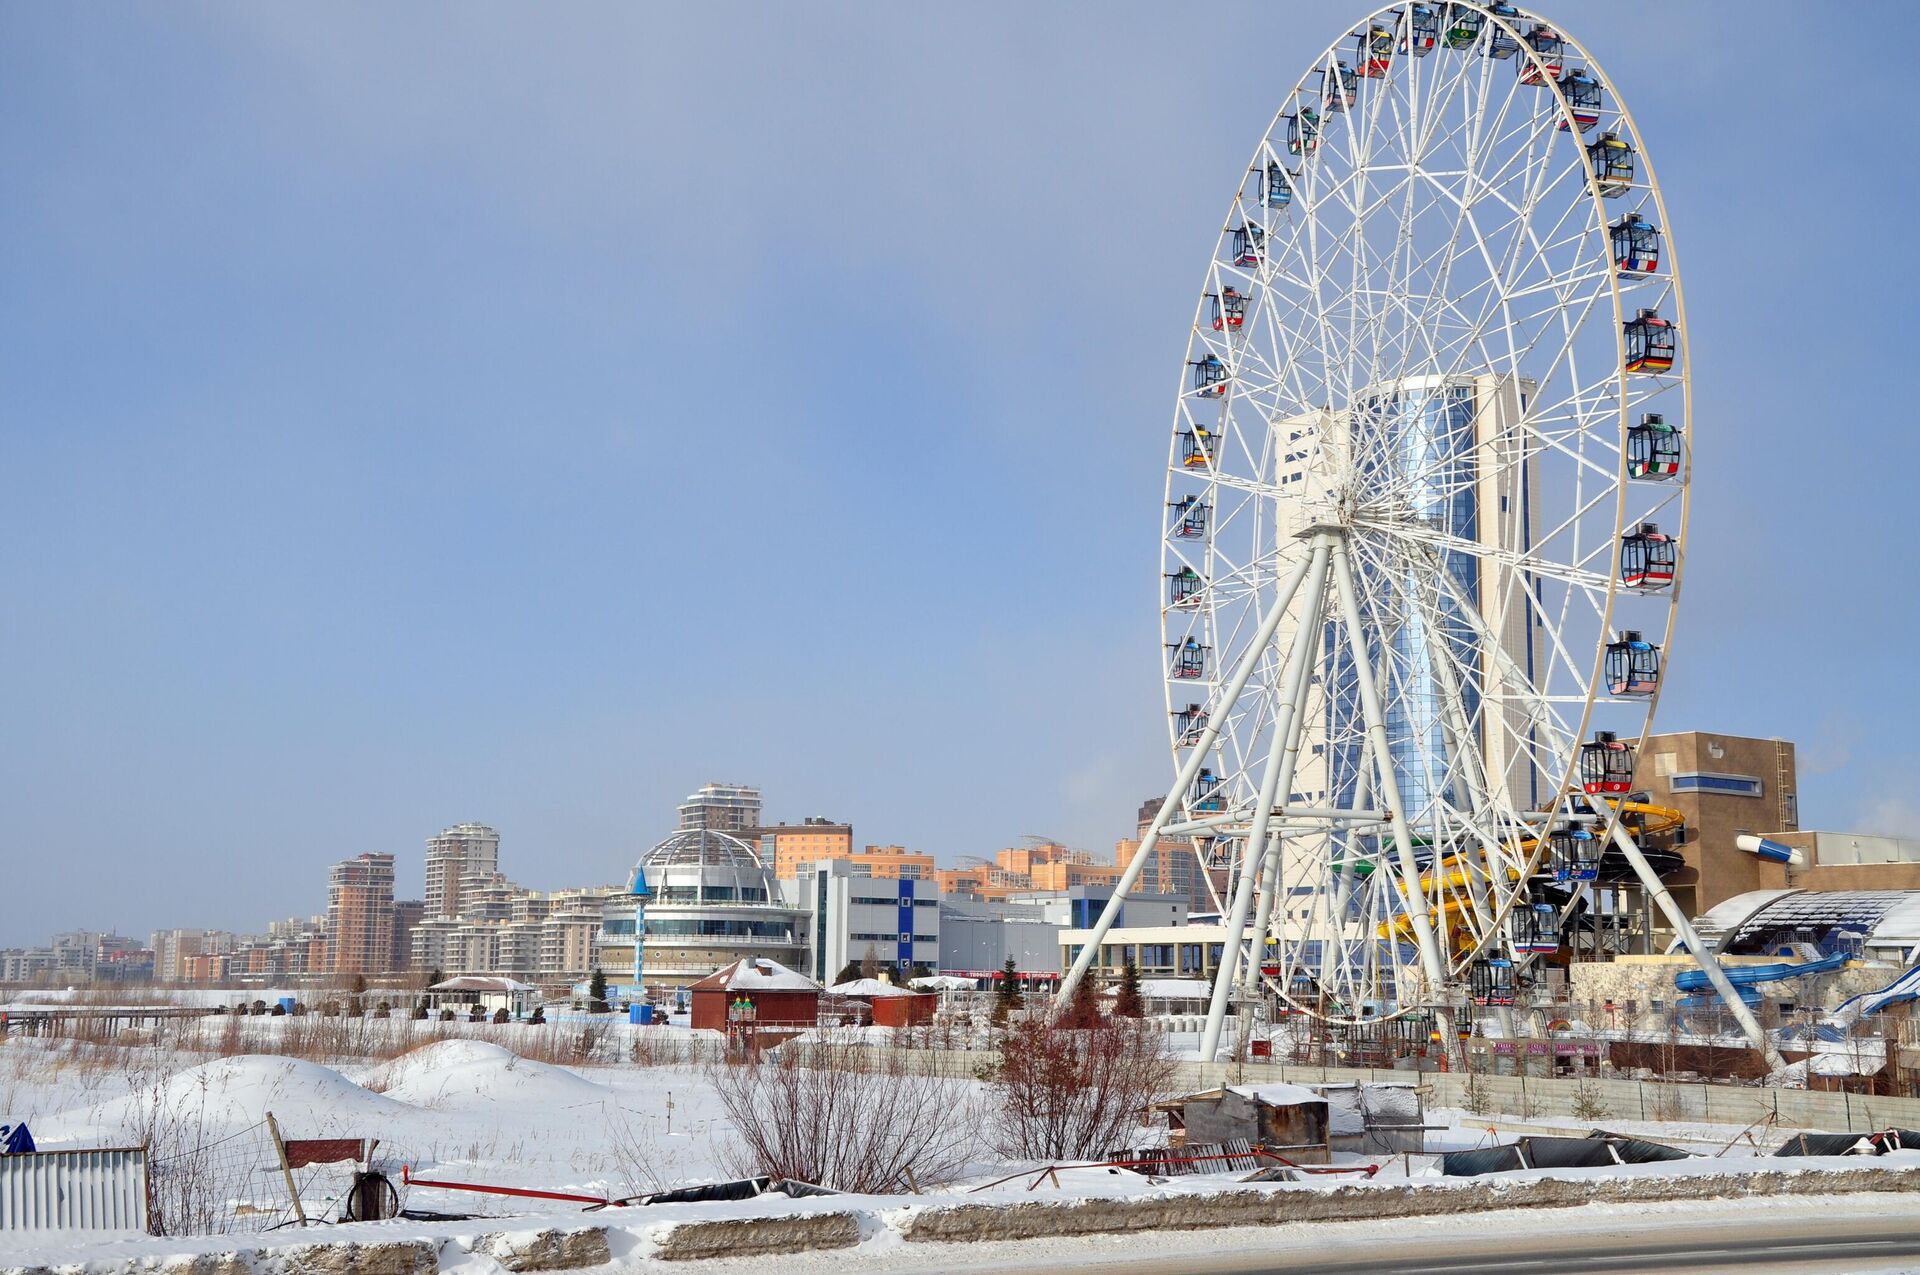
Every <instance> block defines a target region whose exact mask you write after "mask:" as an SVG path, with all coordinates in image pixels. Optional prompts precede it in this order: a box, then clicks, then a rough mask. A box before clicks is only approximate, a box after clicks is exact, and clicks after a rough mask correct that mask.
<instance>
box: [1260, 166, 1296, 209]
mask: <svg viewBox="0 0 1920 1275" xmlns="http://www.w3.org/2000/svg"><path fill="white" fill-rule="evenodd" d="M1266 201H1267V207H1269V208H1285V207H1286V206H1287V205H1288V204H1290V203H1292V202H1293V182H1292V180H1291V179H1289V178H1288V176H1287V170H1286V169H1284V168H1282V167H1281V166H1280V165H1279V164H1277V163H1269V164H1268V165H1267V184H1266Z"/></svg>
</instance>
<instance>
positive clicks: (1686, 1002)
mask: <svg viewBox="0 0 1920 1275" xmlns="http://www.w3.org/2000/svg"><path fill="white" fill-rule="evenodd" d="M1733 990H1734V992H1735V993H1736V994H1737V995H1738V996H1739V997H1740V1000H1741V1001H1742V1002H1743V1003H1744V1004H1745V1005H1746V1006H1747V1008H1748V1009H1756V1008H1758V1007H1759V1005H1760V1001H1761V996H1760V989H1759V988H1756V987H1736V988H1734V989H1733ZM1673 1007H1674V1008H1675V1009H1718V1008H1720V993H1718V992H1708V993H1707V994H1706V995H1704V996H1682V997H1681V998H1680V999H1679V1000H1677V1001H1675V1002H1674V1003H1673Z"/></svg>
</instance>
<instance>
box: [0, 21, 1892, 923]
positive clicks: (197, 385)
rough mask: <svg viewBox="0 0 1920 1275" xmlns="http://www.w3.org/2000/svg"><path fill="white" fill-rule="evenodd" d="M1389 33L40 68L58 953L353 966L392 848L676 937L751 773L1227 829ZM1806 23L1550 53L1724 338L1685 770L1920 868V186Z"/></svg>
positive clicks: (1628, 35) (1703, 434) (872, 813)
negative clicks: (304, 944)
mask: <svg viewBox="0 0 1920 1275" xmlns="http://www.w3.org/2000/svg"><path fill="white" fill-rule="evenodd" d="M1366 7H1367V6H1362V5H1357V4H1354V5H1350V4H1334V3H1322V2H1316V3H1311V4H1296V5H1285V6H1272V5H1264V6H1262V5H1251V4H1230V5H1227V6H1224V7H1221V8H1217V9H1210V10H1208V11H1206V13H1205V14H1204V15H1200V16H1199V17H1198V18H1197V17H1196V15H1195V14H1193V13H1191V12H1188V11H1185V10H1175V9H1169V8H1166V7H1164V6H1151V5H1145V4H1139V3H1120V4H1112V5H1101V6H1093V5H1090V4H1069V5H1064V6H1059V7H1055V8H1049V9H1045V10H1037V11H1036V10H1020V11H1013V10H1007V11H991V10H988V11H980V10H971V9H969V10H937V9H926V8H910V9H903V8H883V7H880V6H872V5H864V6H853V5H840V4H831V3H829V4H825V5H819V6H809V7H808V8H807V9H806V10H805V11H800V10H783V9H778V8H771V7H770V8H766V9H763V10H761V11H760V13H759V15H758V17H757V18H756V20H755V21H753V22H751V23H741V22H739V21H737V20H735V19H734V18H733V17H731V16H730V15H727V14H725V13H721V12H717V11H707V10H699V9H688V10H684V11H674V10H659V9H633V10H615V11H579V12H572V13H560V14H553V13H546V12H542V13H539V14H537V15H536V14H532V13H515V12H513V11H478V12H475V11H468V10H460V11H458V20H457V21H449V20H448V19H449V17H450V15H453V14H454V13H455V12H456V11H453V10H446V11H444V12H443V11H442V10H440V9H438V8H435V7H433V6H428V7H427V8H425V9H409V10H399V11H394V10H383V9H373V8H364V9H362V8H345V9H329V10H297V9H272V8H245V7H232V6H220V7H216V6H200V5H191V4H190V5H182V6H171V7H160V8H118V9H105V8H84V7H82V8H74V7H44V8H31V7H24V8H21V7H17V8H14V9H12V10H9V11H8V13H7V15H6V26H7V34H8V36H9V37H10V38H9V39H7V40H5V41H0V105H4V106H5V108H6V109H5V110H0V148H4V153H5V154H6V156H7V157H8V159H9V160H10V161H11V162H10V164H9V173H10V176H11V178H12V180H10V181H9V182H7V183H5V184H4V185H3V186H0V242H4V243H6V244H8V245H9V246H10V247H11V248H12V251H11V252H10V253H9V254H8V256H7V264H6V280H7V284H8V286H7V287H6V288H5V289H0V335H3V336H4V339H0V380H4V383H5V384H6V385H7V387H8V396H7V398H8V403H7V411H6V413H5V417H4V420H0V596H4V597H5V599H6V600H7V603H8V616H9V621H10V622H9V623H8V624H6V625H4V626H0V667H4V668H6V669H7V674H6V676H5V677H4V680H0V776H4V778H0V860H3V861H4V862H5V863H6V864H7V865H8V868H9V873H8V880H7V898H8V902H9V908H8V910H7V914H6V917H5V919H4V921H0V945H11V944H23V943H37V942H40V941H42V940H43V939H44V938H45V936H46V934H47V933H48V932H50V931H55V930H72V929H78V928H82V927H86V928H92V929H118V930H119V931H121V932H122V933H124V934H129V935H144V934H147V933H148V932H149V931H150V930H152V929H154V928H157V927H160V926H182V925H205V926H209V927H224V928H229V929H245V928H248V927H252V926H255V925H258V924H260V923H261V922H262V919H263V918H267V917H272V916H278V915H282V914H284V913H285V912H286V910H287V908H288V906H289V905H290V904H292V903H294V902H295V901H305V902H302V903H300V905H299V906H300V908H301V910H303V911H309V912H311V911H317V910H318V909H319V907H320V905H321V903H322V902H323V900H324V895H325V889H326V882H327V876H328V872H329V870H330V868H331V867H332V865H334V864H336V863H339V862H341V861H343V860H346V859H349V858H352V857H354V856H356V855H359V854H362V853H378V854H387V853H391V854H393V855H395V856H396V861H397V867H398V882H397V885H396V889H397V891H398V893H399V894H400V895H401V896H403V897H408V898H418V897H421V896H422V894H423V891H424V883H423V881H422V880H421V878H420V876H419V873H420V869H421V853H420V848H421V846H422V845H423V842H424V839H425V838H427V837H429V836H431V835H433V834H434V833H436V832H437V831H438V830H440V829H442V828H445V827H448V826H449V825H450V824H453V823H457V822H459V821H461V820H466V819H473V820H480V821H483V822H484V823H486V824H487V825H489V826H491V827H493V828H496V829H498V830H499V832H500V835H501V837H502V838H503V840H504V842H505V843H506V845H507V846H508V847H512V848H513V849H510V850H508V851H507V852H506V853H508V854H509V856H510V857H511V859H512V862H513V863H514V864H515V875H516V878H517V879H525V880H526V881H527V883H528V884H539V885H542V886H546V887H552V886H559V885H564V884H584V883H587V882H591V881H603V880H608V879H614V878H617V877H618V876H619V874H621V873H623V872H624V871H626V870H627V869H628V868H629V867H630V866H631V865H632V863H633V861H634V860H635V859H637V858H638V857H639V855H640V853H641V852H643V851H644V850H645V849H646V848H647V846H649V845H651V844H652V843H653V842H654V841H655V840H658V839H659V838H660V837H662V836H664V835H666V834H667V833H668V832H670V831H672V829H673V827H674V824H675V812H676V808H677V804H678V803H679V802H680V801H681V800H682V799H683V798H684V797H685V795H686V794H687V793H688V792H689V791H691V790H692V789H694V788H696V787H698V786H699V785H700V784H701V783H703V782H706V781H707V780H710V779H727V778H738V779H742V780H745V781H747V782H751V783H753V784H756V785H758V786H759V787H760V788H761V789H762V791H763V792H764V793H765V794H766V812H767V817H769V818H774V819H785V820H788V821H797V820H799V819H802V818H805V817H807V816H814V815H819V816H826V817H830V818H833V819H839V820H848V821H851V822H852V823H854V824H855V825H856V826H857V827H858V828H859V829H860V830H861V834H862V839H863V840H871V841H875V842H886V843H897V844H901V845H905V846H907V847H910V848H912V849H914V850H917V851H925V852H927V853H931V854H933V855H934V856H935V857H936V859H938V860H939V861H940V862H941V863H943V864H946V863H952V862H953V861H954V860H955V859H956V858H958V857H959V856H961V855H963V854H991V853H992V852H993V851H994V850H995V849H997V848H999V847H1001V846H1006V845H1013V844H1017V843H1018V841H1019V838H1020V837H1021V836H1022V835H1024V834H1027V833H1034V834H1040V835H1045V836H1049V837H1053V838H1057V839H1058V840H1060V841H1063V842H1065V843H1067V844H1069V845H1075V846H1083V847H1086V848H1089V849H1093V850H1096V851H1100V852H1103V853H1104V851H1105V850H1106V848H1108V847H1110V846H1111V845H1112V844H1113V843H1114V842H1115V841H1116V840H1118V839H1120V838H1122V837H1125V836H1127V835H1130V833H1131V832H1132V828H1133V812H1134V810H1135V809H1136V808H1137V806H1138V804H1139V802H1140V801H1141V799H1142V798H1143V797H1145V796H1148V795H1151V794H1153V793H1156V792H1164V791H1165V790H1166V787H1167V785H1168V783H1169V782H1170V779H1171V774H1170V766H1169V764H1168V761H1167V750H1166V729H1165V720H1164V716H1163V713H1164V708H1163V705H1162V703H1161V685H1160V678H1159V666H1158V659H1159V657H1160V651H1159V640H1160V636H1159V632H1158V626H1157V620H1156V613H1155V610H1156V604H1157V597H1158V589H1159V587H1160V581H1159V579H1158V569H1159V568H1158V563H1157V548H1158V533H1159V526H1158V523H1159V518H1160V515H1161V513H1162V510H1161V508H1160V502H1161V499H1162V481H1161V471H1162V468H1163V465H1164V462H1165V456H1166V449H1167V441H1168V436H1167V428H1168V420H1169V416H1170V407H1171V402H1172V398H1173V394H1174V390H1175V386H1176V378H1177V377H1178V376H1179V375H1180V374H1181V372H1182V368H1181V366H1180V361H1181V350H1182V346H1183V342H1184V339H1185V335H1186V332H1187V329H1188V325H1189V323H1190V321H1191V317H1192V315H1193V312H1194V311H1193V307H1194V303H1195V299H1196V296H1197V294H1198V293H1199V291H1200V290H1201V278H1202V269H1203V267H1204V264H1205V261H1206V255H1207V252H1208V250H1209V247H1210V245H1211V243H1212V241H1213V237H1214V235H1215V234H1216V232H1217V231H1218V229H1219V226H1220V218H1221V215H1222V210H1223V208H1224V207H1225V206H1226V203H1227V201H1228V198H1229V196H1230V194H1231V192H1232V190H1233V189H1234V187H1235V185H1236V183H1237V182H1238V180H1239V177H1240V175H1241V174H1242V173H1243V172H1244V166H1245V163H1246V159H1247V156H1248V155H1249V153H1250V152H1251V148H1252V146H1253V144H1254V142H1255V140H1256V138H1257V137H1258V136H1259V134H1260V132H1261V130H1262V129H1263V128H1264V127H1265V126H1266V124H1267V122H1268V120H1269V119H1270V118H1271V116H1272V113H1273V111H1274V110H1275V108H1276V107H1277V106H1278V105H1279V102H1280V99H1281V97H1282V95H1283V94H1284V93H1285V91H1286V89H1287V87H1288V86H1289V85H1290V84H1291V82H1292V79H1293V77H1294V76H1295V75H1296V74H1298V73H1299V72H1301V71H1303V70H1305V68H1306V67H1307V65H1308V64H1309V62H1310V61H1311V60H1312V59H1313V58H1314V56H1315V55H1316V54H1317V53H1318V52H1319V50H1320V49H1321V48H1322V47H1323V46H1324V45H1325V44H1326V43H1327V42H1329V41H1331V40H1333V39H1334V38H1335V37H1337V36H1338V35H1339V34H1340V33H1341V32H1342V31H1343V30H1345V29H1346V27H1347V26H1348V25H1349V24H1350V23H1351V22H1352V21H1353V20H1354V19H1355V18H1356V17H1358V16H1360V15H1361V13H1362V12H1363V11H1364V10H1365V8H1366ZM1800 13H1801V9H1800V7H1798V6H1789V5H1787V4H1784V3H1761V4H1754V5H1746V6H1739V7H1735V6H1684V7H1669V8H1667V9H1662V10H1655V9H1645V10H1642V9H1639V8H1635V9H1630V10H1622V9H1621V8H1620V7H1619V6H1614V5H1602V4H1598V3H1593V2H1591V0H1588V2H1582V3H1569V4H1565V5H1561V6H1557V7H1556V9H1555V11H1554V14H1555V17H1556V18H1560V19H1563V20H1564V21H1565V22H1566V24H1567V25H1568V27H1569V28H1571V29H1572V30H1574V31H1575V32H1576V33H1578V34H1579V35H1580V36H1581V38H1582V39H1583V40H1585V41H1586V42H1587V43H1588V44H1589V45H1591V46H1592V47H1593V48H1594V50H1595V52H1596V53H1597V55H1598V56H1599V57H1600V58H1601V59H1602V60H1603V61H1604V62H1605V65H1606V68H1607V70H1608V72H1609V74H1610V75H1612V76H1613V77H1615V78H1616V79H1617V80H1618V81H1619V85H1620V88H1621V90H1622V91H1623V93H1624V94H1625V95H1626V97H1627V98H1628V99H1629V100H1630V101H1631V102H1632V104H1633V109H1634V112H1635V115H1636V118H1637V120H1638V124H1639V127H1640V129H1641V131H1642V133H1643V134H1644V135H1645V136H1646V137H1647V139H1648V142H1649V146H1650V149H1651V150H1652V152H1653V154H1654V158H1655V160H1656V162H1657V164H1658V165H1659V171H1660V174H1661V180H1662V184H1663V187H1664V189H1665V193H1666V198H1667V202H1668V207H1669V210H1670V212H1671V217H1672V220H1673V225H1672V226H1670V227H1667V228H1666V229H1668V230H1669V231H1670V232H1671V235H1672V239H1673V248H1674V251H1675V253H1676V255H1677V256H1678V258H1679V260H1680V262H1681V264H1682V269H1683V270H1684V273H1685V278H1686V285H1687V289H1688V309H1689V314H1690V319H1691V330H1690V331H1689V332H1688V333H1687V339H1688V341H1689V349H1690V351H1691V353H1692V357H1693V359H1694V370H1695V396H1696V397H1695V438H1694V440H1693V441H1694V444H1695V447H1696V451H1695V460H1696V469H1695V472H1694V475H1693V483H1694V486H1693V491H1694V502H1695V503H1694V523H1693V527H1692V531H1691V535H1690V539H1689V545H1688V550H1689V554H1690V559H1689V569H1688V573H1687V578H1686V596H1685V598H1684V600H1683V602H1682V604H1681V606H1680V611H1679V620H1678V630H1677V638H1676V640H1675V642H1674V644H1673V646H1672V649H1671V651H1670V655H1671V664H1670V668H1671V672H1672V677H1671V680H1670V682H1669V684H1668V689H1667V690H1666V692H1665V697H1664V699H1663V701H1662V706H1661V711H1660V714H1659V718H1658V720H1657V722H1656V729H1658V730H1662V731H1680V730H1691V729H1702V730H1722V731H1727V732H1730V733H1740V734H1747V735H1756V736H1768V735H1779V736H1783V737H1785V738H1788V739H1792V740H1794V741H1796V742H1797V743H1798V745H1799V750H1800V753H1799V756H1800V767H1801V794H1800V796H1801V804H1802V822H1803V825H1804V826H1806V827H1808V828H1823V827H1826V828H1849V829H1854V830H1858V831H1863V832H1882V833H1891V834H1901V833H1907V832H1913V831H1915V830H1916V829H1920V800H1916V799H1915V798H1913V797H1912V796H1911V795H1910V784H1909V783H1908V782H1907V779H1906V776H1907V775H1908V774H1909V773H1910V772H1912V771H1913V770H1914V769H1915V766H1916V763H1917V762H1920V747H1916V745H1915V744H1914V743H1913V742H1912V739H1911V736H1910V733H1909V731H1908V729H1907V723H1908V722H1910V721H1911V720H1913V719H1914V718H1915V716H1916V712H1915V710H1916V699H1917V698H1920V692H1916V690H1915V688H1914V686H1913V683H1912V680H1911V678H1910V676H1909V675H1908V665H1909V660H1908V658H1907V653H1906V634H1907V633H1909V632H1911V631H1912V630H1913V628H1914V621H1915V619H1916V615H1915V612H1916V604H1915V602H1914V600H1913V598H1912V596H1911V594H1910V591H1908V590H1905V589H1903V588H1900V587H1899V585H1900V583H1901V576H1900V575H1899V572H1898V564H1899V563H1901V562H1903V561H1905V560H1906V559H1907V558H1908V557H1909V556H1911V552H1912V549H1911V546H1912V543H1913V532H1912V529H1911V526H1910V524H1909V520H1908V519H1907V517H1906V508H1907V505H1908V503H1909V499H1908V493H1907V484H1906V479H1907V476H1908V475H1909V474H1911V473H1913V472H1916V471H1920V439H1916V437H1915V435H1914V432H1913V431H1911V430H1910V429H1908V428H1906V426H1905V422H1904V418H1902V417H1899V416H1898V414H1897V413H1889V412H1888V410H1887V408H1886V404H1887V403H1888V402H1889V401H1890V400H1893V399H1894V397H1895V394H1894V392H1895V391H1896V390H1897V387H1898V386H1899V385H1900V384H1901V383H1902V378H1903V377H1904V376H1905V368H1906V366H1907V364H1908V363H1909V362H1910V351H1911V349H1912V348H1913V345H1914V338H1915V337H1916V335H1917V334H1920V320H1917V319H1916V317H1915V314H1914V311H1913V306H1912V298H1911V295H1910V287H1909V282H1910V280H1911V279H1912V277H1913V274H1914V270H1913V260H1912V258H1913V252H1914V250H1913V248H1912V247H1911V238H1910V236H1909V234H1908V233H1907V221H1908V210H1909V209H1910V208H1911V207H1912V206H1913V205H1914V202H1915V196H1916V193H1917V192H1916V189H1915V187H1916V183H1920V174H1916V171H1915V170H1914V168H1913V166H1912V165H1910V164H1905V163H1902V162H1900V161H1899V157H1898V153H1897V151H1896V150H1895V149H1894V148H1892V147H1889V146H1888V145H1887V144H1886V143H1885V142H1883V141H1880V140H1879V139H1878V138H1877V136H1876V135H1875V132H1874V129H1873V128H1872V127H1871V126H1870V124H1868V123H1856V125H1855V126H1853V127H1838V126H1836V124H1835V123H1834V122H1833V121H1832V120H1830V119H1829V118H1828V115H1829V113H1830V112H1836V111H1841V110H1844V111H1845V112H1846V113H1847V116H1848V118H1849V119H1851V120H1853V121H1856V122H1862V121H1864V122H1871V121H1897V120H1900V119H1903V118H1904V111H1903V110H1902V107H1903V105H1904V103H1902V102H1900V101H1899V100H1898V98H1897V96H1896V95H1897V94H1898V93H1899V92H1900V91H1901V88H1900V86H1899V85H1898V84H1897V82H1896V80H1895V78H1894V77H1886V76H1872V75H1862V76H1855V77H1852V78H1851V79H1849V81H1848V87H1847V92H1846V94H1845V95H1844V99H1841V98H1836V97H1835V96H1834V95H1832V94H1829V93H1825V92H1824V91H1822V90H1820V89H1818V88H1817V87H1815V86H1816V85H1817V84H1818V83H1820V77H1821V76H1822V75H1824V74H1825V73H1826V72H1827V70H1828V69H1829V68H1831V67H1834V66H1843V65H1853V64H1855V63H1857V62H1858V50H1857V48H1856V47H1855V46H1856V44H1857V24H1855V25H1854V27H1849V26H1848V25H1847V24H1843V23H1822V24H1812V25H1808V24H1806V23H1803V22H1799V21H1797V20H1796V18H1797V16H1798V15H1799V14H1800ZM502 68H512V74H503V73H502ZM1756 94H1765V95H1767V100H1771V101H1773V102H1775V103H1776V109H1775V110H1774V111H1773V112H1771V113H1768V114H1764V115H1759V116H1756V114H1755V112H1754V110H1753V103H1754V102H1755V101H1756V100H1761V99H1760V98H1759V97H1757V96H1756ZM1763 150H1764V151H1765V152H1767V153H1768V154H1770V155H1790V156H1791V157H1792V163H1791V168H1790V171H1791V172H1792V173H1793V182H1794V188H1793V189H1792V190H1786V189H1782V188H1781V185H1780V182H1779V180H1778V178H1777V177H1776V176H1775V169H1774V168H1766V167H1763V165H1762V161H1760V160H1758V159H1757V158H1756V154H1757V153H1758V152H1760V151H1763ZM1775 167H1776V168H1777V166H1775ZM1762 194H1764V196H1765V197H1761V198H1756V196H1757V195H1762ZM1788 224H1791V225H1792V226H1794V227H1795V236H1796V238H1795V240H1794V247H1793V249H1792V250H1788V249H1787V248H1786V243H1787V235H1786V226H1787V225H1788ZM1889 567H1892V568H1893V570H1892V571H1890V570H1889ZM1890 584H1891V586H1892V587H1889V586H1890ZM82 880H84V882H85V885H84V888H83V887H82V886H80V885H79V884H78V882H80V881H82Z"/></svg>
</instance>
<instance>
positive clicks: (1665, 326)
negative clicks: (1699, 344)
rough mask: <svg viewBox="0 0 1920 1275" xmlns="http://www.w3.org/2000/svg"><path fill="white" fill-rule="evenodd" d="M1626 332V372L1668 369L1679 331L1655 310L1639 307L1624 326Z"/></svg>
mask: <svg viewBox="0 0 1920 1275" xmlns="http://www.w3.org/2000/svg"><path fill="white" fill-rule="evenodd" d="M1624 326H1625V328H1626V334H1627V371H1629V372H1654V373H1658V372H1670V371H1672V370H1673V357H1674V352H1675V350H1676V349H1677V347H1678V346H1679V343H1680V330H1679V329H1678V328H1676V327H1674V326H1673V324H1672V323H1671V322H1670V321H1668V320H1666V319H1663V318H1661V317H1660V314H1659V312H1658V311H1655V310H1642V311H1641V312H1640V313H1639V314H1638V315H1636V316H1635V317H1633V318H1631V319H1628V320H1627V322H1626V324H1625V325H1624Z"/></svg>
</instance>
